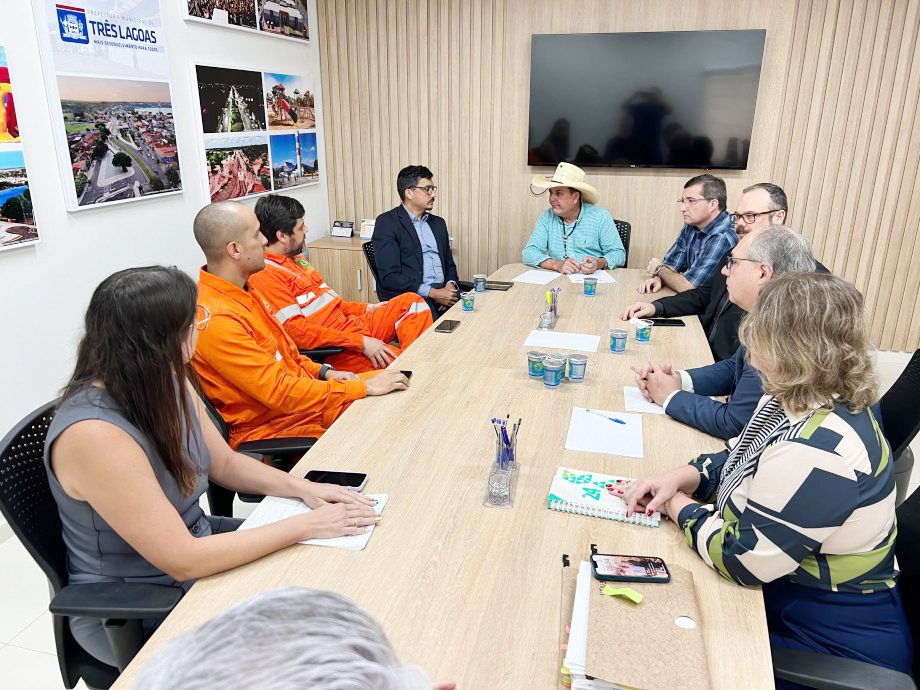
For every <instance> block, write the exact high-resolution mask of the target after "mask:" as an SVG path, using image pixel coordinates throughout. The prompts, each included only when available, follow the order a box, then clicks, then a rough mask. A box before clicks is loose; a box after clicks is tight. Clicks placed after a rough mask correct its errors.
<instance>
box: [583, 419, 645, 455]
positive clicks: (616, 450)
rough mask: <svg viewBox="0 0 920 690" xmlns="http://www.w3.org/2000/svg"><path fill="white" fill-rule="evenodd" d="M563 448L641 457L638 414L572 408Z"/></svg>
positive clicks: (640, 427) (641, 448) (640, 422)
mask: <svg viewBox="0 0 920 690" xmlns="http://www.w3.org/2000/svg"><path fill="white" fill-rule="evenodd" d="M611 418H612V419H611ZM614 419H615V420H619V421H613V420H614ZM565 449H566V450H580V451H585V452H588V453H608V454H610V455H626V456H628V457H631V458H642V457H645V451H644V449H643V438H642V415H640V414H627V413H625V412H613V411H610V410H591V411H589V410H588V409H586V408H584V407H573V408H572V419H571V420H570V421H569V433H568V435H567V436H566V437H565Z"/></svg>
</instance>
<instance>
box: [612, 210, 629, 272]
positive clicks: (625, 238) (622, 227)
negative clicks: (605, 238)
mask: <svg viewBox="0 0 920 690" xmlns="http://www.w3.org/2000/svg"><path fill="white" fill-rule="evenodd" d="M613 223H614V225H616V226H617V232H618V233H620V240H622V242H623V250H624V251H625V252H626V262H625V263H624V264H623V265H624V266H625V265H626V264H627V263H629V236H630V235H631V234H632V226H631V225H630V224H629V223H627V222H626V221H625V220H616V219H614V221H613Z"/></svg>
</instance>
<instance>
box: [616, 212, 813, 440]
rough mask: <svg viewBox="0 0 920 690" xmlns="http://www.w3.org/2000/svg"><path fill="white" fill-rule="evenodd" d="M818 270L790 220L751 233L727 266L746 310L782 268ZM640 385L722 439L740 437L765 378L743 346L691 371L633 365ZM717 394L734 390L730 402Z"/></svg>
mask: <svg viewBox="0 0 920 690" xmlns="http://www.w3.org/2000/svg"><path fill="white" fill-rule="evenodd" d="M814 270H815V259H814V256H813V255H812V253H811V244H810V243H809V242H808V240H807V239H805V238H804V237H802V235H800V234H799V233H797V232H796V231H795V230H792V229H791V228H788V227H786V226H785V225H770V226H767V227H766V228H764V229H762V230H752V231H751V232H749V233H747V234H746V235H745V236H744V237H742V238H741V240H740V241H739V242H738V244H737V245H736V246H735V248H734V249H732V251H731V254H730V255H729V261H728V264H727V265H726V266H723V267H722V274H723V275H724V276H725V278H726V284H727V286H728V296H729V299H730V300H731V301H732V304H735V305H737V306H739V307H741V309H743V310H744V311H745V312H747V311H750V310H751V309H753V308H754V305H755V304H756V303H757V296H758V295H759V294H760V289H761V288H762V287H763V286H764V285H766V284H767V283H768V282H769V281H770V280H771V279H772V278H773V277H774V276H777V275H780V274H782V273H792V272H797V273H804V272H811V271H814ZM633 371H635V372H636V384H637V385H638V386H639V389H640V390H641V391H642V392H643V394H644V395H645V396H646V397H647V398H648V399H649V400H650V401H652V402H656V403H658V404H659V405H662V406H663V407H664V411H665V413H666V414H667V415H668V416H669V417H673V418H674V419H677V420H678V421H681V422H683V423H684V424H687V425H689V426H692V427H695V428H697V429H699V430H700V431H704V432H706V433H707V434H712V435H713V436H717V437H718V438H723V439H729V438H732V437H733V436H737V435H738V434H739V433H740V432H741V430H742V429H743V428H744V425H745V424H747V422H748V420H750V418H751V416H752V415H753V414H754V409H755V408H756V407H757V402H758V401H759V400H760V398H761V396H763V389H762V387H761V383H760V377H759V376H758V375H757V372H756V370H754V369H753V368H752V367H751V365H750V363H748V362H747V361H746V358H745V351H744V348H743V347H739V348H738V350H737V351H736V352H735V354H734V356H733V357H732V358H731V359H725V360H722V361H720V362H716V363H715V364H710V365H709V366H706V367H700V368H698V369H690V370H688V371H680V370H674V369H673V368H672V367H671V365H670V364H664V365H658V364H655V363H654V362H649V364H648V365H647V366H645V367H642V368H639V367H633ZM711 395H728V396H730V397H729V400H728V402H725V403H722V402H717V401H715V400H712V399H711V398H710V397H709V396H711Z"/></svg>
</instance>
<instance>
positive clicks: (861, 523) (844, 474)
mask: <svg viewBox="0 0 920 690" xmlns="http://www.w3.org/2000/svg"><path fill="white" fill-rule="evenodd" d="M739 335H740V338H741V342H742V344H743V345H744V346H745V347H746V348H747V352H748V357H749V358H750V362H751V365H752V366H753V367H754V368H755V369H757V370H758V371H759V372H760V375H761V378H762V380H763V390H764V393H765V395H764V397H763V398H762V399H761V400H760V403H759V404H758V406H757V409H756V410H755V412H754V416H753V417H752V418H751V420H750V421H749V422H748V423H747V425H746V426H745V428H744V430H743V431H742V432H741V435H740V436H739V437H738V442H737V444H736V445H735V446H734V447H733V448H732V449H730V450H726V451H723V452H721V453H715V454H705V455H701V456H699V457H698V458H696V459H695V460H693V461H691V462H690V464H688V465H684V466H682V467H679V468H677V469H674V470H671V471H670V472H666V473H664V474H660V475H657V476H654V477H648V478H646V479H642V480H639V481H636V482H633V483H632V485H630V486H629V487H627V488H626V490H625V492H624V499H625V500H626V501H627V503H628V504H629V511H630V513H631V512H632V511H633V510H636V509H637V508H640V507H641V509H643V510H649V509H657V510H663V511H665V512H666V513H667V514H668V516H669V517H670V518H671V519H672V520H674V521H675V522H676V523H677V524H678V525H679V526H680V528H681V529H682V530H683V532H684V535H685V536H686V539H687V543H688V544H689V545H690V548H692V549H694V550H695V551H696V552H697V553H698V554H699V555H700V556H701V557H702V558H703V560H704V561H706V563H708V564H709V565H710V566H712V567H713V568H715V569H716V570H717V571H718V572H719V573H720V574H721V575H723V576H724V577H726V578H727V579H729V580H732V581H733V582H736V583H738V584H740V585H763V595H764V604H765V606H766V611H767V623H768V626H769V629H770V640H771V643H772V644H773V645H774V646H780V647H793V648H798V649H810V650H814V651H818V652H822V653H824V654H832V655H836V656H841V657H849V658H854V659H858V660H861V661H866V662H870V663H873V664H877V665H880V666H885V667H888V668H892V669H895V670H898V671H902V672H904V673H910V667H911V642H910V631H909V629H908V627H907V623H906V620H905V618H904V613H903V610H902V608H901V601H900V596H899V594H898V590H897V586H896V584H895V580H896V577H897V571H896V570H895V564H894V541H895V536H896V535H897V525H896V522H895V481H894V471H893V467H892V464H893V463H892V458H891V449H890V447H889V445H888V442H887V441H886V440H885V437H884V436H883V434H882V430H881V427H880V425H879V420H878V419H877V416H876V414H875V413H874V412H873V411H872V409H870V407H869V406H870V405H871V404H873V403H874V402H875V401H876V400H877V392H876V391H877V382H876V380H875V376H874V374H873V369H872V362H871V360H870V356H869V340H868V333H867V328H866V323H865V320H864V318H863V300H862V296H861V295H860V294H859V292H858V291H857V290H856V288H855V287H853V286H852V285H851V284H849V283H848V282H846V281H845V280H842V279H840V278H836V277H834V276H832V275H829V274H820V273H814V274H787V275H783V276H779V277H777V278H774V279H773V280H772V281H770V283H769V284H767V285H766V286H765V287H764V288H763V289H762V291H761V292H760V295H759V297H758V300H757V305H756V307H755V308H754V310H753V311H752V312H751V313H750V314H749V315H748V316H747V317H746V318H745V320H744V322H743V323H742V326H741V330H740V333H739Z"/></svg>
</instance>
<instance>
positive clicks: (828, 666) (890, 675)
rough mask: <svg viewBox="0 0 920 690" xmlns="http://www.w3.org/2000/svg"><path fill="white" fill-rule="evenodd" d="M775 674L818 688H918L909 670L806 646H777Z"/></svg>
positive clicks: (887, 689) (828, 689)
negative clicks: (822, 652)
mask: <svg viewBox="0 0 920 690" xmlns="http://www.w3.org/2000/svg"><path fill="white" fill-rule="evenodd" d="M771 651H772V653H773V674H774V675H775V676H776V677H777V678H779V679H780V680H787V681H790V682H793V683H800V684H801V685H805V686H807V687H809V688H818V690H877V689H878V688H886V690H915V688H916V687H917V686H916V685H914V681H913V679H912V678H911V677H910V676H908V675H907V674H906V673H901V672H900V671H893V670H892V669H890V668H884V667H883V666H875V665H873V664H868V663H866V662H863V661H857V660H856V659H845V658H843V657H839V656H831V655H830V654H819V653H818V652H811V651H806V650H803V649H787V648H785V647H773V648H772V650H771Z"/></svg>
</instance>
